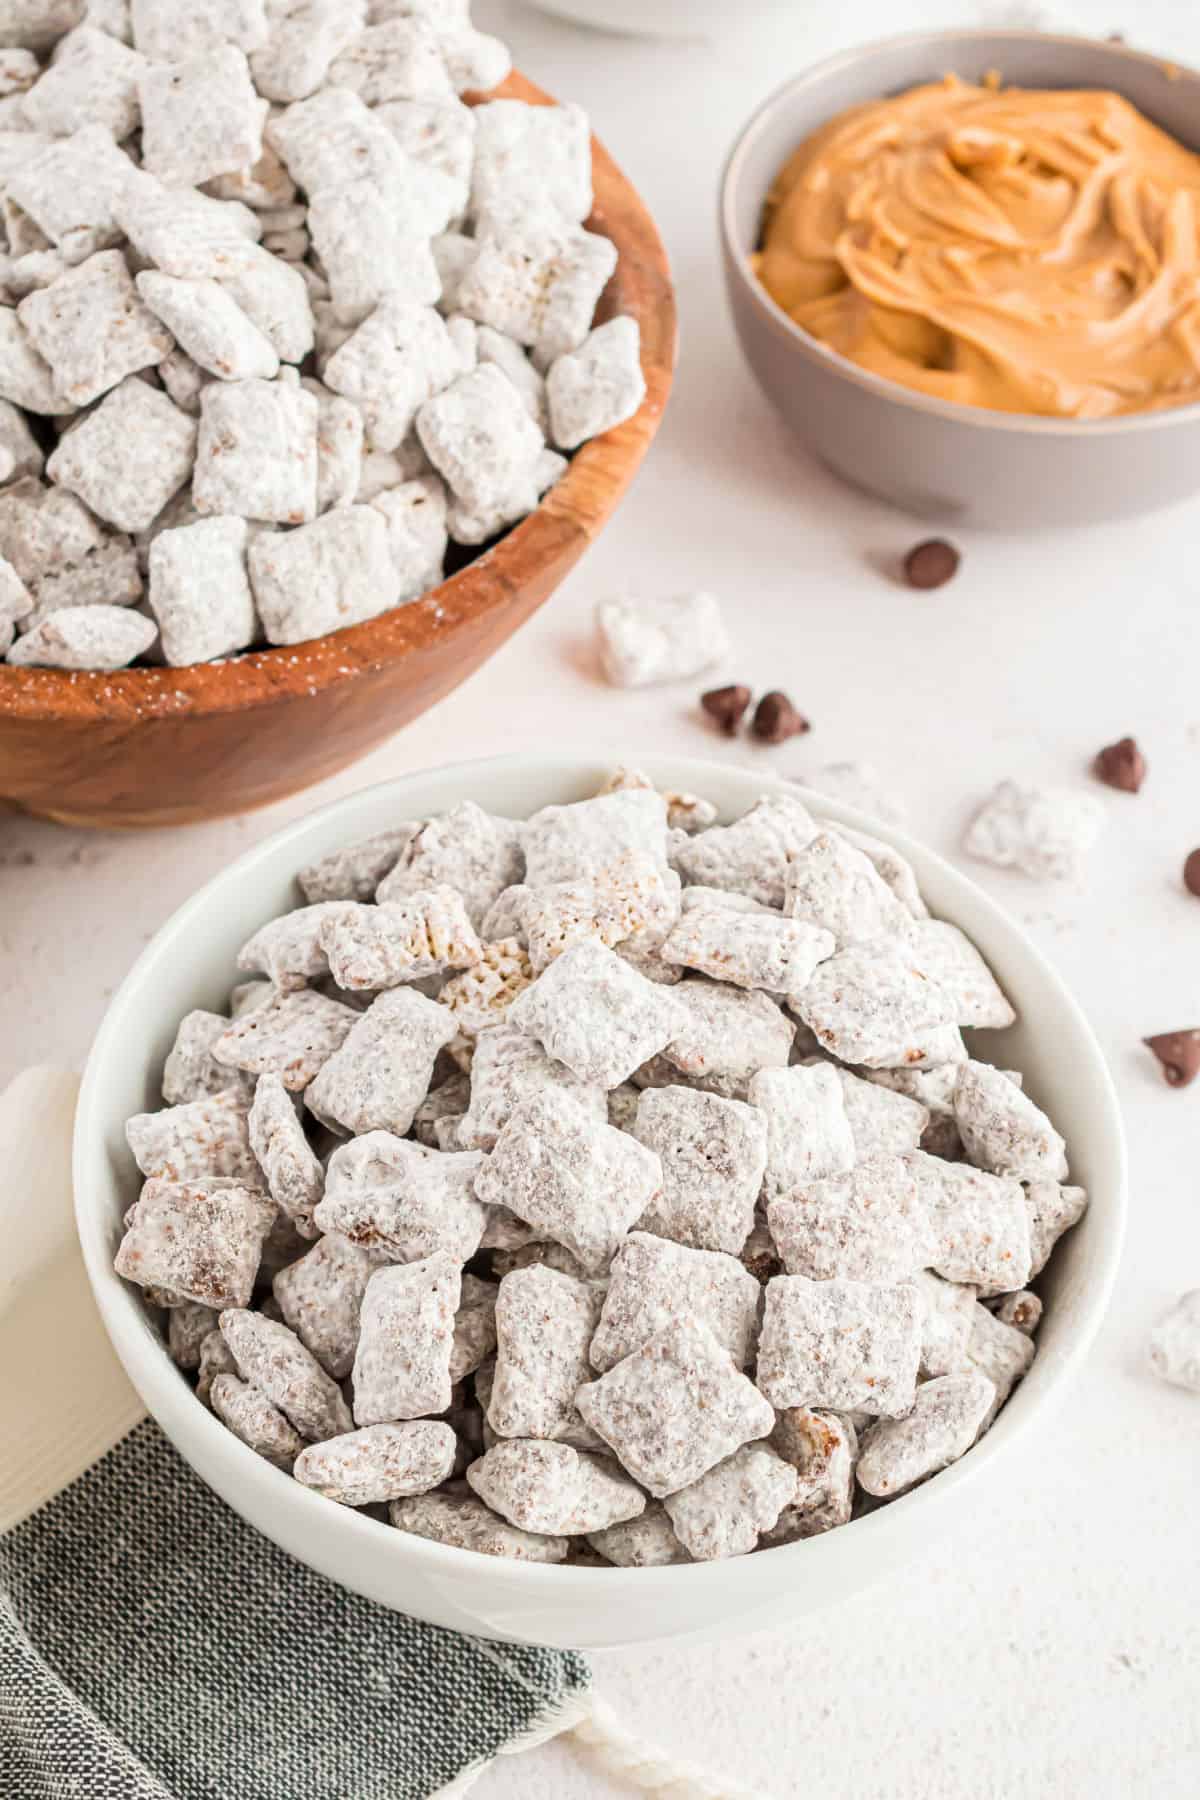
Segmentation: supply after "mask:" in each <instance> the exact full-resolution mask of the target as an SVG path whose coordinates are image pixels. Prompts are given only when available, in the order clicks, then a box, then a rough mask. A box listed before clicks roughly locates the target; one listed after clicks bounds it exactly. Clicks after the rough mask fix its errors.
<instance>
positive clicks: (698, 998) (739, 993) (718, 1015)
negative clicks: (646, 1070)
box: [637, 890, 796, 1099]
mask: <svg viewBox="0 0 1200 1800" xmlns="http://www.w3.org/2000/svg"><path fill="white" fill-rule="evenodd" d="M685 892H686V890H685ZM671 998H672V999H673V1000H674V1002H675V1004H676V1006H677V1007H680V1008H682V1011H683V1021H682V1023H681V1024H680V1025H679V1026H677V1027H676V1032H675V1036H674V1037H673V1038H672V1039H671V1041H670V1043H669V1044H668V1045H667V1047H666V1050H665V1052H664V1057H663V1060H664V1062H665V1063H666V1065H667V1068H668V1070H670V1069H674V1070H676V1071H677V1072H678V1073H677V1074H676V1075H675V1076H668V1077H667V1080H668V1081H672V1080H678V1079H680V1078H682V1079H684V1080H685V1081H695V1082H697V1083H699V1084H700V1085H702V1086H703V1085H705V1084H707V1083H709V1082H712V1083H715V1084H717V1085H716V1086H715V1088H714V1091H716V1092H724V1091H725V1090H726V1087H728V1088H729V1090H730V1091H731V1092H733V1097H735V1098H738V1099H745V1097H746V1093H747V1090H748V1087H749V1083H750V1078H751V1076H752V1075H753V1074H754V1073H755V1072H756V1071H757V1070H759V1069H776V1068H786V1066H787V1062H788V1056H789V1054H790V1051H791V1048H792V1041H793V1039H794V1037H795V1035H796V1027H795V1026H794V1025H793V1024H792V1023H791V1021H790V1020H789V1019H787V1018H786V1017H785V1016H784V1014H783V1012H782V1011H781V1009H780V1008H779V1006H778V1005H777V1003H776V1002H775V1001H774V1000H772V999H771V997H770V996H769V995H768V994H762V993H749V992H746V991H745V990H744V989H741V988H734V987H728V986H726V985H725V983H723V982H719V981H708V980H705V979H703V978H700V979H697V980H690V981H685V982H682V983H681V984H680V986H679V987H677V988H674V989H672V993H671ZM637 1074H638V1078H639V1079H640V1077H641V1074H642V1071H641V1070H639V1071H638V1072H637ZM644 1085H650V1084H649V1083H646V1084H644ZM654 1085H657V1086H662V1085H663V1083H662V1082H657V1083H655V1084H654Z"/></svg>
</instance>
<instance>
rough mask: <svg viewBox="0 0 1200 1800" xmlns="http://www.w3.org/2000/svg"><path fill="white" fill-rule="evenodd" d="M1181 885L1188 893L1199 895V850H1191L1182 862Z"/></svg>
mask: <svg viewBox="0 0 1200 1800" xmlns="http://www.w3.org/2000/svg"><path fill="white" fill-rule="evenodd" d="M1183 885H1184V887H1185V888H1186V889H1187V891H1188V893H1189V894H1195V895H1197V896H1200V850H1193V851H1191V852H1190V853H1189V855H1188V856H1187V857H1186V858H1185V860H1184V864H1183Z"/></svg>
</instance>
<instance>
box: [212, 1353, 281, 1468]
mask: <svg viewBox="0 0 1200 1800" xmlns="http://www.w3.org/2000/svg"><path fill="white" fill-rule="evenodd" d="M208 1397H209V1404H210V1406H211V1407H212V1409H213V1411H214V1412H215V1413H216V1415H217V1417H218V1419H220V1421H221V1423H222V1425H227V1426H228V1427H229V1429H230V1431H232V1432H233V1434H234V1436H235V1437H238V1438H240V1439H241V1441H242V1443H243V1444H245V1445H247V1446H248V1448H249V1449H251V1450H253V1451H254V1452H255V1454H256V1455H257V1456H265V1457H266V1459H267V1461H268V1462H272V1463H275V1464H276V1466H277V1467H278V1468H281V1469H290V1468H291V1466H292V1464H293V1463H294V1462H295V1460H296V1458H297V1456H298V1455H299V1454H300V1451H301V1450H302V1449H303V1447H304V1440H303V1438H302V1437H301V1436H300V1434H299V1432H297V1431H295V1430H293V1428H292V1426H291V1425H290V1424H289V1423H288V1421H287V1419H286V1418H285V1417H284V1415H283V1413H282V1412H280V1410H279V1408H278V1407H277V1406H273V1405H272V1404H271V1402H270V1400H269V1399H268V1398H267V1396H266V1395H265V1394H264V1393H263V1392H262V1391H261V1389H259V1388H257V1387H254V1386H252V1385H251V1384H250V1383H249V1382H246V1381H239V1380H238V1378H237V1376H236V1375H217V1376H215V1377H214V1378H213V1380H212V1383H211V1384H210V1386H209V1390H208Z"/></svg>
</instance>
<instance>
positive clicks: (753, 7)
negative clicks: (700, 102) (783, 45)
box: [531, 0, 790, 38]
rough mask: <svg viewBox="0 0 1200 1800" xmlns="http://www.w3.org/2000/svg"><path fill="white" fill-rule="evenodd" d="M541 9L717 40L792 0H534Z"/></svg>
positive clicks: (636, 32)
mask: <svg viewBox="0 0 1200 1800" xmlns="http://www.w3.org/2000/svg"><path fill="white" fill-rule="evenodd" d="M531 3H532V5H533V6H534V7H535V8H536V9H537V11H538V12H547V13H553V14H554V15H555V17H556V18H559V19H570V21H571V23H572V24H573V25H589V26H591V28H592V29H593V30H594V31H610V32H619V33H627V34H628V35H630V36H631V37H657V38H713V37H720V36H721V35H722V34H725V35H732V34H733V33H734V32H737V31H742V30H744V29H745V27H746V25H747V24H748V23H750V22H751V20H752V19H753V18H757V17H759V16H760V15H762V14H764V13H782V12H784V11H785V10H786V9H787V7H788V5H789V4H790V0H741V3H740V4H738V5H734V6H731V5H730V4H729V0H531Z"/></svg>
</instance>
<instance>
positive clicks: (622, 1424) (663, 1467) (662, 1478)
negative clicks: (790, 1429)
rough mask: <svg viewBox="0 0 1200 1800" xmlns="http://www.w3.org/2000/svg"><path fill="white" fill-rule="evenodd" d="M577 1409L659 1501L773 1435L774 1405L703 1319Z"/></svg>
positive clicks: (671, 1333)
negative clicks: (753, 1442)
mask: <svg viewBox="0 0 1200 1800" xmlns="http://www.w3.org/2000/svg"><path fill="white" fill-rule="evenodd" d="M576 1404H577V1405H578V1407H579V1410H580V1412H581V1413H582V1414H583V1417H584V1419H585V1420H586V1422H587V1423H588V1424H589V1425H591V1426H592V1428H593V1429H594V1430H595V1431H597V1432H598V1433H599V1434H600V1436H601V1437H602V1438H603V1439H604V1440H605V1442H606V1443H607V1444H609V1445H610V1446H611V1447H612V1449H613V1450H614V1451H615V1452H616V1455H617V1457H618V1459H619V1460H620V1462H621V1463H622V1464H623V1466H624V1467H625V1468H626V1469H627V1470H628V1471H629V1473H630V1474H631V1475H632V1476H633V1477H634V1479H635V1481H637V1482H639V1483H640V1485H641V1486H642V1487H644V1488H647V1489H648V1490H649V1491H650V1493H651V1494H653V1495H654V1496H655V1497H656V1498H657V1499H662V1498H663V1497H664V1496H665V1495H667V1494H674V1493H677V1492H678V1490H679V1489H680V1488H683V1487H687V1486H688V1485H689V1484H690V1483H691V1482H693V1481H698V1480H699V1479H700V1477H701V1476H702V1475H704V1474H706V1473H707V1471H708V1470H709V1469H711V1468H712V1467H713V1466H714V1464H716V1463H719V1462H722V1461H723V1460H724V1459H725V1457H727V1456H732V1455H733V1453H734V1451H735V1450H739V1449H740V1448H741V1446H742V1445H743V1444H745V1443H748V1442H750V1441H751V1440H752V1439H754V1438H760V1437H765V1436H766V1435H767V1433H768V1432H769V1431H770V1429H771V1427H772V1425H773V1424H774V1422H775V1415H774V1413H773V1412H772V1410H771V1408H770V1406H769V1405H768V1404H767V1402H766V1401H765V1400H764V1399H763V1397H762V1395H761V1394H760V1393H758V1392H757V1391H756V1390H755V1388H754V1387H753V1385H752V1384H751V1383H750V1382H749V1381H748V1380H747V1379H746V1377H745V1376H744V1375H742V1374H740V1373H739V1371H738V1370H737V1369H736V1368H735V1367H734V1364H733V1361H732V1359H731V1357H730V1356H729V1355H728V1353H727V1352H726V1351H725V1350H724V1349H723V1348H722V1347H721V1345H720V1344H719V1343H718V1342H717V1340H716V1338H715V1337H714V1336H713V1335H712V1333H711V1331H709V1330H708V1328H707V1326H705V1325H702V1324H701V1323H699V1321H697V1320H684V1321H682V1322H681V1323H679V1324H677V1325H672V1326H670V1327H668V1328H667V1330H665V1331H662V1332H659V1333H658V1335H657V1336H655V1337H653V1338H650V1339H649V1340H648V1341H647V1342H646V1343H645V1344H643V1345H642V1346H641V1348H640V1349H639V1350H636V1351H634V1353H633V1354H632V1355H631V1356H627V1357H626V1358H625V1359H624V1361H622V1362H619V1363H617V1364H616V1366H615V1367H614V1368H612V1369H610V1370H609V1371H608V1373H607V1374H606V1375H602V1376H601V1377H600V1379H599V1380H598V1381H593V1382H591V1383H590V1384H589V1385H588V1386H587V1387H584V1388H581V1389H580V1391H579V1394H578V1395H577V1397H576Z"/></svg>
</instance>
